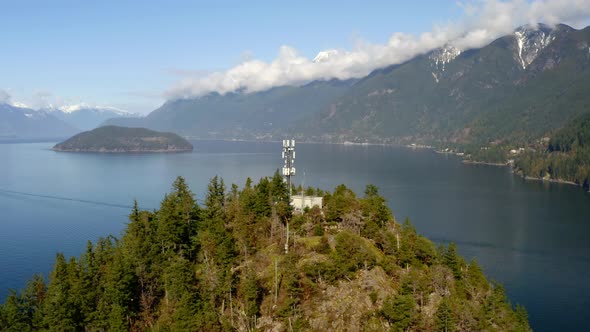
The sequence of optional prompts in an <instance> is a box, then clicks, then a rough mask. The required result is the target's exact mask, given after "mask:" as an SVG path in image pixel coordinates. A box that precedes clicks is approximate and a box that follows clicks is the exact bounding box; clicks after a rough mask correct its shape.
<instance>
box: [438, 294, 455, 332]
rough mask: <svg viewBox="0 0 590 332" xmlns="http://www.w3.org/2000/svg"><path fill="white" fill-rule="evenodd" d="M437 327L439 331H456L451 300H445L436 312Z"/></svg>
mask: <svg viewBox="0 0 590 332" xmlns="http://www.w3.org/2000/svg"><path fill="white" fill-rule="evenodd" d="M436 325H437V329H438V331H441V332H452V331H455V318H454V317H453V312H452V310H451V307H450V305H449V300H448V299H447V298H443V299H442V301H441V302H440V304H439V305H438V309H437V310H436Z"/></svg>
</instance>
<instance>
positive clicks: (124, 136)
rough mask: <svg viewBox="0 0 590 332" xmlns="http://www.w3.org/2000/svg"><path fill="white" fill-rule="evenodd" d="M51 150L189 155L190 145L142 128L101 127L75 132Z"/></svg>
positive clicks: (167, 135) (191, 148) (175, 137)
mask: <svg viewBox="0 0 590 332" xmlns="http://www.w3.org/2000/svg"><path fill="white" fill-rule="evenodd" d="M53 150H54V151H63V152H105V153H136V152H189V151H192V150H193V146H192V144H191V143H190V142H189V141H187V140H186V139H184V138H182V137H180V136H178V135H176V134H174V133H165V132H158V131H154V130H149V129H145V128H128V127H119V126H104V127H99V128H96V129H93V130H90V131H85V132H82V133H79V134H77V135H75V136H73V137H71V138H70V139H68V140H66V141H64V142H61V143H59V144H56V145H55V146H54V147H53Z"/></svg>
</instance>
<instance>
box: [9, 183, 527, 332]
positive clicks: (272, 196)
mask: <svg viewBox="0 0 590 332" xmlns="http://www.w3.org/2000/svg"><path fill="white" fill-rule="evenodd" d="M287 223H288V225H289V226H288V227H289V228H288V229H290V237H288V239H289V241H288V242H286V241H287V238H286V236H285V233H286V227H287V226H286V225H287ZM286 245H287V246H288V253H285V249H284V248H285V246H286ZM0 330H2V331H31V330H45V331H129V330H130V331H234V330H236V331H270V330H273V331H328V330H334V331H343V330H368V331H388V330H389V331H454V330H462V331H530V327H529V325H528V320H527V314H526V311H525V310H524V308H522V307H520V306H516V307H515V308H514V307H512V305H511V304H510V302H509V301H508V300H507V298H506V296H505V295H504V291H503V289H502V287H501V286H499V285H497V284H494V283H490V282H489V281H488V280H487V279H486V278H485V276H484V275H483V273H482V270H481V268H480V267H479V266H478V265H477V263H476V262H475V261H471V262H466V261H465V260H464V259H463V258H461V257H460V256H459V255H458V254H457V248H456V246H455V245H454V244H450V245H448V246H446V247H445V246H439V247H438V248H437V247H435V245H434V244H433V243H432V242H431V241H429V240H428V239H426V238H424V237H422V236H420V235H419V234H417V233H416V230H415V229H414V228H413V227H412V225H411V224H410V223H409V221H406V222H404V223H403V224H399V223H397V222H396V221H395V220H394V218H393V216H392V215H391V212H390V211H389V209H388V208H387V206H386V205H385V201H384V199H383V198H382V197H381V196H379V194H378V191H377V188H376V187H375V186H372V185H369V186H367V189H366V191H365V195H364V196H363V197H357V196H356V195H355V193H353V192H352V191H351V190H350V189H348V188H346V187H345V186H344V185H340V186H338V187H337V188H336V189H335V190H334V192H332V193H326V194H325V196H324V208H323V212H322V211H320V210H319V209H318V208H313V209H311V210H306V211H305V213H304V214H302V215H295V214H292V211H291V210H290V208H289V205H288V190H287V187H286V184H285V183H284V182H283V179H282V178H281V176H279V174H278V172H277V173H275V175H274V176H273V177H270V178H262V179H261V180H260V181H259V182H258V183H257V184H253V183H252V181H251V180H250V179H248V180H247V181H246V185H245V186H244V188H243V189H241V190H240V189H238V187H237V186H236V185H232V186H231V189H229V190H226V188H225V185H224V183H223V180H219V179H218V178H217V177H215V178H213V179H212V180H211V182H210V183H209V186H208V191H207V195H206V197H205V199H204V202H203V204H202V205H199V204H197V203H196V202H195V199H194V198H193V194H192V192H191V191H190V190H189V188H188V187H187V185H186V183H185V181H184V179H182V178H180V177H179V178H178V179H177V180H176V181H175V182H174V184H173V187H172V191H171V192H170V193H169V194H167V195H166V196H165V197H164V199H163V200H162V203H161V206H160V209H159V210H154V211H143V210H140V209H139V208H138V207H137V204H135V207H134V209H133V210H132V211H131V214H130V215H129V223H128V225H127V228H126V229H125V230H124V231H123V233H122V235H121V237H120V238H115V237H113V236H109V237H106V238H101V239H99V240H98V241H97V242H96V243H90V242H89V243H88V246H87V250H86V252H85V253H83V254H82V255H81V256H80V257H79V258H75V257H71V258H66V257H64V255H62V254H58V255H57V257H56V261H55V264H54V268H53V271H52V272H51V274H50V276H49V282H48V283H47V284H46V282H45V280H44V279H43V278H41V277H39V276H35V277H33V278H32V279H31V280H30V281H29V283H28V284H27V287H26V288H25V289H23V290H22V291H21V292H18V293H17V292H11V293H10V294H9V295H8V297H7V299H6V302H5V303H4V304H2V305H0Z"/></svg>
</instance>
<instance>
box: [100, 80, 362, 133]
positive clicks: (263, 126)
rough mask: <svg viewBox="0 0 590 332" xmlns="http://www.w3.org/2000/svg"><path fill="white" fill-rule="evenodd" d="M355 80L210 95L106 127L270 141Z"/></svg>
mask: <svg viewBox="0 0 590 332" xmlns="http://www.w3.org/2000/svg"><path fill="white" fill-rule="evenodd" d="M355 82H356V81H355V80H348V81H339V80H331V81H315V82H312V83H309V84H306V85H303V86H301V87H295V86H283V87H277V88H273V89H270V90H267V91H262V92H256V93H249V94H246V93H227V94H225V95H220V94H218V93H211V94H208V95H206V96H202V97H199V98H191V99H177V100H170V101H168V102H166V103H165V104H164V105H162V106H161V107H160V108H158V109H156V110H155V111H153V112H151V113H150V114H149V115H147V116H146V117H144V118H118V119H111V120H109V121H107V122H106V123H105V124H114V125H123V126H130V127H146V128H152V129H155V130H167V131H173V132H175V133H179V134H182V135H185V136H196V137H200V138H249V139H270V138H272V134H273V133H275V132H278V131H280V130H282V129H284V128H287V127H290V126H292V125H293V124H294V123H296V122H298V121H304V119H306V118H308V117H309V116H311V115H313V114H316V113H318V112H321V111H322V110H323V109H325V108H327V107H328V106H329V105H330V103H332V102H333V100H335V99H337V98H340V97H342V96H343V95H344V94H345V93H346V92H347V91H348V90H349V89H350V87H351V86H353V85H354V83H355Z"/></svg>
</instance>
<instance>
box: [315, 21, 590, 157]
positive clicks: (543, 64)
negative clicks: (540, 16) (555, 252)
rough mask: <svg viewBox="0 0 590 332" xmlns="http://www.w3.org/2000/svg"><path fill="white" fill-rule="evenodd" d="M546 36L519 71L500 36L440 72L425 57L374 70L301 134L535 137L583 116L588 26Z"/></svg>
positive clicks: (430, 139) (332, 137)
mask: <svg viewBox="0 0 590 332" xmlns="http://www.w3.org/2000/svg"><path fill="white" fill-rule="evenodd" d="M551 36H553V37H554V39H552V40H551V42H550V43H549V44H548V45H547V46H546V47H545V48H543V49H541V50H540V51H539V53H538V54H537V56H536V58H535V59H534V61H533V62H532V63H530V64H529V65H528V66H527V67H526V68H525V69H523V68H522V67H521V65H520V64H519V62H518V59H517V57H516V55H517V45H516V39H515V37H514V36H506V37H502V38H500V39H498V40H496V41H494V42H492V43H491V44H490V45H488V46H485V47H483V48H481V49H475V50H470V51H466V52H463V53H461V54H460V55H459V56H458V57H456V58H455V59H454V60H452V61H451V62H449V63H448V64H446V66H445V68H444V70H441V69H440V67H436V66H434V65H433V61H432V59H431V58H430V55H431V54H426V55H423V56H419V57H417V58H415V59H412V60H410V61H408V62H407V63H404V64H401V65H396V66H392V67H390V68H387V69H384V70H379V71H376V72H374V73H372V74H371V75H369V76H368V77H367V78H365V79H363V80H361V81H360V82H358V83H357V84H356V85H355V86H354V87H352V88H351V90H349V92H348V93H347V94H346V96H344V97H342V98H341V99H339V100H337V101H335V102H334V103H333V107H332V108H331V109H326V110H324V112H322V113H320V114H319V115H317V116H316V120H315V121H310V122H308V123H311V125H310V126H309V130H308V131H307V134H308V135H315V137H316V139H318V140H322V138H323V139H324V140H329V141H342V140H369V141H376V142H379V141H385V142H398V143H407V142H421V143H428V144H435V145H445V144H477V145H480V146H481V145H485V144H488V143H489V142H496V141H499V142H504V143H507V142H523V141H524V142H527V141H531V140H537V139H540V138H542V137H543V136H544V135H545V134H546V133H548V132H551V131H552V130H554V129H555V128H560V127H562V126H563V125H564V124H565V123H567V122H568V121H570V120H572V119H573V118H575V117H576V116H579V115H581V114H583V113H586V112H590V90H589V87H590V53H589V52H588V45H589V44H590V28H586V29H584V30H579V31H577V30H573V29H571V28H569V27H567V26H563V25H561V26H558V27H557V28H556V29H555V30H553V34H552V35H551ZM435 76H436V77H435Z"/></svg>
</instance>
